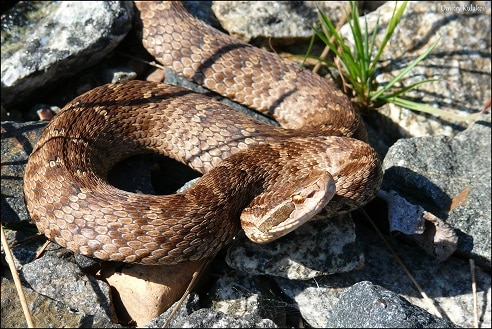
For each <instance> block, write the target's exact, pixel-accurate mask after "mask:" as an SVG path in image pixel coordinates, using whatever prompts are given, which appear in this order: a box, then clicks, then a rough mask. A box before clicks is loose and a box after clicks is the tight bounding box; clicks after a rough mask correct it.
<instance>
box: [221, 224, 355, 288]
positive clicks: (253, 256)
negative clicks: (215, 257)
mask: <svg viewBox="0 0 492 329" xmlns="http://www.w3.org/2000/svg"><path fill="white" fill-rule="evenodd" d="M355 238H356V237H355V231H354V224H353V222H352V218H351V217H350V215H345V216H338V217H334V218H325V219H319V220H314V221H310V222H308V223H306V224H304V225H302V226H301V227H299V228H298V229H296V230H295V231H293V232H291V233H289V234H287V235H286V236H284V237H282V238H280V239H277V240H275V241H272V242H270V243H268V244H265V245H259V244H256V243H253V242H251V241H250V240H248V239H247V238H246V237H245V236H244V235H242V234H241V235H239V236H238V237H237V238H236V239H235V240H234V242H233V244H232V245H231V247H229V249H228V253H227V258H226V261H227V263H228V264H229V266H231V267H233V268H236V269H238V270H241V271H244V272H247V273H255V274H268V275H275V276H281V277H285V278H289V279H295V280H308V279H311V278H313V277H316V276H320V275H326V274H333V273H339V272H347V271H351V270H353V269H356V268H358V267H360V266H361V265H362V264H363V262H364V256H363V254H362V253H361V250H360V248H359V245H358V244H357V243H356V241H355Z"/></svg>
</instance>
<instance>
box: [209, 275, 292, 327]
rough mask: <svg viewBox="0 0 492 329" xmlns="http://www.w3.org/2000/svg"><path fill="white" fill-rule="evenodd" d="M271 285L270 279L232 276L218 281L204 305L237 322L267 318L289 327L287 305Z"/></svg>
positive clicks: (252, 276) (254, 276) (223, 277)
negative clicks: (239, 319) (240, 319)
mask: <svg viewBox="0 0 492 329" xmlns="http://www.w3.org/2000/svg"><path fill="white" fill-rule="evenodd" d="M272 283H273V282H272V280H271V279H270V278H269V277H268V276H257V275H253V274H249V273H245V272H232V273H230V274H229V275H227V276H222V277H220V278H219V279H218V280H217V282H216V283H215V284H214V286H213V287H212V293H211V294H210V295H209V296H207V299H206V301H205V302H204V305H205V306H208V307H210V308H213V309H214V310H216V311H219V312H222V313H224V314H227V315H228V316H231V317H234V318H240V317H249V318H260V319H265V318H266V319H271V320H273V321H274V322H275V324H277V325H278V326H280V327H286V326H287V323H286V317H287V315H286V312H287V310H286V307H285V302H284V301H282V300H281V298H280V296H279V295H278V294H277V293H275V291H273V290H272V288H271V287H272Z"/></svg>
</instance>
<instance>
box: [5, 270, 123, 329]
mask: <svg viewBox="0 0 492 329" xmlns="http://www.w3.org/2000/svg"><path fill="white" fill-rule="evenodd" d="M0 280H1V285H2V288H1V289H2V302H1V313H2V323H1V326H2V328H18V327H27V322H26V320H25V317H24V313H23V312H22V309H21V307H20V305H21V304H20V300H19V298H18V295H17V291H16V289H15V286H14V282H13V281H12V278H8V279H7V278H5V277H3V276H2V277H1V279H0ZM22 290H23V292H24V295H25V297H26V301H27V304H28V307H29V311H30V312H31V317H32V320H33V322H34V325H35V327H36V328H61V327H66V328H86V327H95V328H99V327H104V328H121V326H119V325H117V324H113V323H111V322H109V321H108V319H107V317H106V318H101V317H96V316H93V315H90V314H86V313H84V312H82V311H78V310H75V309H71V310H70V309H68V307H67V305H66V304H64V303H61V302H59V301H56V300H53V299H51V298H49V297H46V296H43V295H42V294H39V293H37V292H35V291H34V290H32V289H30V288H28V287H25V286H24V287H23V288H22Z"/></svg>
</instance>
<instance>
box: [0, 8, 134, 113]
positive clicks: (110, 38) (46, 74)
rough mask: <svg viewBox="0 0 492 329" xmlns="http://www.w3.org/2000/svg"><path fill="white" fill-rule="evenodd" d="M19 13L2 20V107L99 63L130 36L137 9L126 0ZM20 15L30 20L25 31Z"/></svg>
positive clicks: (11, 12) (8, 15) (14, 12)
mask: <svg viewBox="0 0 492 329" xmlns="http://www.w3.org/2000/svg"><path fill="white" fill-rule="evenodd" d="M16 9H18V7H13V8H12V9H11V10H10V11H9V12H8V13H6V14H4V15H2V52H1V54H2V55H1V56H2V76H1V79H2V87H1V91H2V105H3V106H12V105H14V104H17V103H19V102H20V101H23V100H24V99H25V98H26V97H28V96H29V97H32V94H33V93H34V92H37V91H39V89H40V87H46V85H47V84H50V83H52V82H53V81H54V80H57V79H60V78H63V77H67V76H71V75H74V74H76V73H78V72H79V71H80V70H82V69H84V68H87V67H89V66H92V65H94V64H96V63H98V62H99V61H100V60H101V59H102V58H104V56H106V55H107V54H108V53H109V52H110V51H111V50H113V49H114V48H115V47H116V46H117V45H118V43H119V42H120V41H121V40H122V39H123V38H124V37H125V36H126V34H127V32H128V31H129V30H130V28H131V22H132V19H133V4H132V3H131V2H125V1H122V2H118V1H116V2H110V1H101V2H100V1H96V2H91V1H89V2H72V1H69V2H46V3H45V2H43V3H40V4H38V8H34V10H33V11H29V8H28V10H27V13H23V14H21V13H18V12H17V11H16ZM19 10H20V9H19ZM22 15H30V16H29V17H30V18H31V19H29V20H27V21H26V22H24V25H23V28H22V29H21V28H20V27H19V25H16V24H15V22H14V21H15V20H14V18H15V17H20V16H22ZM36 16H37V17H38V19H32V17H36ZM7 18H11V21H7V22H4V20H7ZM20 25H22V24H20ZM26 26H27V27H26Z"/></svg>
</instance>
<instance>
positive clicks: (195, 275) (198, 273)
mask: <svg viewBox="0 0 492 329" xmlns="http://www.w3.org/2000/svg"><path fill="white" fill-rule="evenodd" d="M210 261H211V260H208V261H206V262H204V263H203V264H202V266H201V267H200V269H199V270H198V271H196V272H195V273H193V277H192V278H191V281H190V284H189V285H188V287H187V288H186V291H185V292H184V293H183V296H181V298H180V299H179V301H178V302H177V303H176V305H175V306H174V307H173V310H172V312H171V314H169V317H168V318H167V320H166V322H164V324H163V325H162V328H167V327H168V325H169V323H171V320H172V319H173V318H174V316H175V315H176V313H178V311H179V309H180V308H181V305H182V304H183V302H184V300H185V299H186V297H188V295H189V294H190V292H191V289H193V287H194V286H195V284H196V283H197V281H198V279H199V278H200V276H201V274H202V273H203V270H204V269H205V268H206V267H207V265H208V264H209V263H210Z"/></svg>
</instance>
